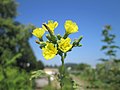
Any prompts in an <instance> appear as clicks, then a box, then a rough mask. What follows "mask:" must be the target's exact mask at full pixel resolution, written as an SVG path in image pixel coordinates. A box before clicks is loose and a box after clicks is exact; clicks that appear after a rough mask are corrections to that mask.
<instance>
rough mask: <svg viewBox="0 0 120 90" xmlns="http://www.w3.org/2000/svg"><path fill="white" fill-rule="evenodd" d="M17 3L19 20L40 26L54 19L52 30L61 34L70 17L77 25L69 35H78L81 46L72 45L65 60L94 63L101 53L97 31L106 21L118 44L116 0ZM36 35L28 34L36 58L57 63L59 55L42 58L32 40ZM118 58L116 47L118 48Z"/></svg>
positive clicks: (118, 4)
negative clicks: (55, 24) (77, 29)
mask: <svg viewBox="0 0 120 90" xmlns="http://www.w3.org/2000/svg"><path fill="white" fill-rule="evenodd" d="M16 1H17V2H18V3H19V6H18V13H19V15H18V16H17V18H16V20H18V21H19V22H21V23H23V24H33V25H35V26H36V27H41V25H42V23H43V22H47V21H48V20H55V21H58V23H59V26H58V27H57V28H56V29H55V33H56V34H58V33H60V34H62V35H63V34H64V22H65V21H66V20H68V19H70V20H73V21H74V22H76V23H77V25H78V26H79V32H78V33H74V34H71V35H70V38H72V40H73V39H74V38H78V37H79V36H80V35H82V36H83V37H84V38H83V40H82V41H81V43H82V44H83V46H82V47H81V48H74V49H73V51H72V52H69V53H68V56H67V58H66V60H65V62H71V63H81V62H83V63H88V64H91V65H93V66H94V65H95V64H96V63H98V59H99V58H102V57H105V55H104V53H103V52H102V51H100V48H101V46H102V45H103V44H104V43H102V42H101V39H102V37H101V31H102V29H103V26H104V25H106V24H110V25H112V28H113V30H112V33H114V34H116V35H117V37H116V45H119V46H120V0H34V1H33V0H16ZM36 39H37V38H36V37H34V36H33V37H32V38H30V40H29V42H30V45H31V47H32V49H33V51H34V54H35V56H36V58H37V60H42V61H43V62H44V63H45V64H49V65H51V64H52V65H54V64H57V65H60V64H61V62H60V57H59V56H56V57H55V58H54V59H52V60H48V61H47V60H45V59H44V58H43V56H42V51H41V49H39V45H37V44H36V43H35V42H34V41H35V40H36ZM117 54H118V58H120V50H118V53H117Z"/></svg>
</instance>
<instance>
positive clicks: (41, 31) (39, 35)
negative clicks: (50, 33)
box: [32, 28, 45, 38]
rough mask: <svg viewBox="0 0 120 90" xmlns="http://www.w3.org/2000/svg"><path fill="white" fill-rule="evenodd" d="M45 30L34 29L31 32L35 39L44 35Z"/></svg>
mask: <svg viewBox="0 0 120 90" xmlns="http://www.w3.org/2000/svg"><path fill="white" fill-rule="evenodd" d="M44 33H45V30H44V29H43V28H36V29H34V30H33V32H32V34H33V35H34V36H36V37H37V38H42V36H43V35H44Z"/></svg>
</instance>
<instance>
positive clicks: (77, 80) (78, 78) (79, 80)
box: [70, 75, 86, 90]
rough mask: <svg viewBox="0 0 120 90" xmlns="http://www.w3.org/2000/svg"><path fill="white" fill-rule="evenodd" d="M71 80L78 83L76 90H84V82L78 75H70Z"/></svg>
mask: <svg viewBox="0 0 120 90" xmlns="http://www.w3.org/2000/svg"><path fill="white" fill-rule="evenodd" d="M70 76H71V77H72V78H73V80H74V81H75V82H76V83H77V84H78V85H79V86H78V89H77V90H85V87H86V82H85V81H83V80H81V79H80V77H77V76H74V75H70Z"/></svg>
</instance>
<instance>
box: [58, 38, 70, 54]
mask: <svg viewBox="0 0 120 90" xmlns="http://www.w3.org/2000/svg"><path fill="white" fill-rule="evenodd" d="M70 42H71V39H70V38H66V39H63V38H61V39H60V42H59V43H58V46H59V49H60V50H61V51H63V52H64V53H65V52H67V51H68V50H70V49H71V47H72V44H70Z"/></svg>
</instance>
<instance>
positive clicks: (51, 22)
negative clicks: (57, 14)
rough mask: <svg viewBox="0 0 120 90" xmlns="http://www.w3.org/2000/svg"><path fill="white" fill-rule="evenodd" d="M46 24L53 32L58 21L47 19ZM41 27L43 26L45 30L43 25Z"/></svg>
mask: <svg viewBox="0 0 120 90" xmlns="http://www.w3.org/2000/svg"><path fill="white" fill-rule="evenodd" d="M46 25H47V26H48V27H49V29H50V30H51V32H52V33H54V29H55V28H56V27H57V26H58V22H57V21H55V22H53V20H49V21H48V24H46ZM42 28H44V29H45V30H46V28H45V27H44V26H42Z"/></svg>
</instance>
